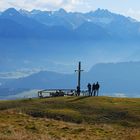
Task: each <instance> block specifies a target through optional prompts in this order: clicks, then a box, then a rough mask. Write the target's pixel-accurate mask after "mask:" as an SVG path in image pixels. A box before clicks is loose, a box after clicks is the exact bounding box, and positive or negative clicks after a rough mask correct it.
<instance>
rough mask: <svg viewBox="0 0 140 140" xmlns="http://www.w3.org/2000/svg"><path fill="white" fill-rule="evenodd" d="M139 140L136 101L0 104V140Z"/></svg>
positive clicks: (139, 117) (95, 99)
mask: <svg viewBox="0 0 140 140" xmlns="http://www.w3.org/2000/svg"><path fill="white" fill-rule="evenodd" d="M27 139H30V140H39V139H40V140H53V139H54V140H55V139H56V140H57V139H58V140H59V139H60V140H61V139H62V140H73V139H76V140H81V139H82V140H84V139H88V140H96V139H99V140H100V139H103V140H104V139H105V140H110V139H111V140H112V139H113V140H118V139H121V140H139V139H140V99H130V98H111V97H58V98H48V99H31V100H29V99H27V100H16V101H1V102H0V140H27Z"/></svg>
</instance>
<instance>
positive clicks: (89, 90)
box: [87, 83, 91, 96]
mask: <svg viewBox="0 0 140 140" xmlns="http://www.w3.org/2000/svg"><path fill="white" fill-rule="evenodd" d="M87 88H88V94H89V96H91V84H90V83H88V85H87Z"/></svg>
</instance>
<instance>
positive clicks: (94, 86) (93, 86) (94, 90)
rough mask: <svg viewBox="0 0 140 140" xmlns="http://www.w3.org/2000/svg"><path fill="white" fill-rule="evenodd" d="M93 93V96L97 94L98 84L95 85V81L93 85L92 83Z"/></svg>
mask: <svg viewBox="0 0 140 140" xmlns="http://www.w3.org/2000/svg"><path fill="white" fill-rule="evenodd" d="M92 94H93V96H96V85H95V83H93V85H92ZM92 94H91V96H92Z"/></svg>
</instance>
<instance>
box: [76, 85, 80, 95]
mask: <svg viewBox="0 0 140 140" xmlns="http://www.w3.org/2000/svg"><path fill="white" fill-rule="evenodd" d="M76 96H80V87H79V86H77V95H76Z"/></svg>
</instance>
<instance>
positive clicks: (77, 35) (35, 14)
mask: <svg viewBox="0 0 140 140" xmlns="http://www.w3.org/2000/svg"><path fill="white" fill-rule="evenodd" d="M139 28H140V23H139V22H138V21H136V20H134V19H132V18H130V17H125V16H122V15H119V14H115V13H111V12H110V11H108V10H104V9H97V10H96V11H93V12H88V13H76V12H75V13H72V12H66V11H65V10H64V9H60V10H59V11H40V10H32V11H30V12H29V11H26V10H19V11H17V10H16V9H14V8H9V9H7V10H5V11H3V12H1V14H0V38H37V39H39V38H41V39H42V38H45V39H47V40H50V39H53V40H57V39H59V40H60V39H62V40H65V39H68V40H77V39H79V40H81V39H82V40H83V39H84V40H106V39H109V40H112V39H114V40H116V39H122V40H125V39H132V40H138V39H139V38H140V32H139Z"/></svg>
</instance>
